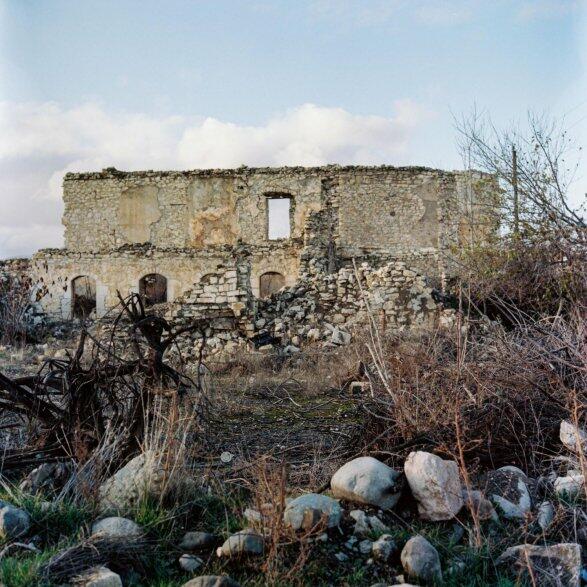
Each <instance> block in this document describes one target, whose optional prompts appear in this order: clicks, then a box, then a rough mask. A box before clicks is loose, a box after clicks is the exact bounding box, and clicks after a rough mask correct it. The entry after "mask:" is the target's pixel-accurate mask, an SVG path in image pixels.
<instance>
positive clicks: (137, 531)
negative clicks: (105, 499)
mask: <svg viewBox="0 0 587 587" xmlns="http://www.w3.org/2000/svg"><path fill="white" fill-rule="evenodd" d="M142 535H143V529H142V528H141V527H140V526H139V525H138V524H137V523H135V522H133V521H132V520H129V519H128V518H119V517H116V516H112V517H109V518H104V519H102V520H98V521H97V522H94V523H93V524H92V536H102V537H105V538H127V539H131V540H134V539H137V538H140V537H141V536H142Z"/></svg>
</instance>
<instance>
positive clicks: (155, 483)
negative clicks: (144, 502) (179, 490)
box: [99, 451, 164, 513]
mask: <svg viewBox="0 0 587 587" xmlns="http://www.w3.org/2000/svg"><path fill="white" fill-rule="evenodd" d="M163 479H164V474H163V470H162V468H161V466H160V463H159V461H158V459H157V457H156V455H155V454H154V453H153V452H152V451H148V452H145V453H143V454H140V455H139V456H137V457H135V458H134V459H132V460H131V461H129V462H128V463H127V464H126V465H125V466H124V467H122V468H121V469H120V470H119V471H117V472H116V473H115V474H114V475H113V476H112V477H110V478H109V479H107V480H106V481H105V482H104V483H103V484H102V485H101V487H100V490H99V498H100V503H99V506H100V510H101V511H102V512H103V513H115V512H121V511H125V510H128V509H130V508H132V506H133V505H135V504H137V503H138V502H139V501H140V500H141V499H142V498H144V497H146V496H152V497H159V496H160V495H161V493H162V491H163Z"/></svg>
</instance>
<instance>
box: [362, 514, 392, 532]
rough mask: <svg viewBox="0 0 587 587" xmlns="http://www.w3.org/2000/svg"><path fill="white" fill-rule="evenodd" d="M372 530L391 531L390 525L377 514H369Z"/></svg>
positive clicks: (368, 519)
mask: <svg viewBox="0 0 587 587" xmlns="http://www.w3.org/2000/svg"><path fill="white" fill-rule="evenodd" d="M367 521H368V522H369V526H371V530H372V531H373V532H377V533H385V532H389V526H387V525H385V524H384V523H383V522H382V521H381V520H380V519H379V518H378V517H377V516H369V517H368V518H367Z"/></svg>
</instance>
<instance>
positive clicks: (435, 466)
mask: <svg viewBox="0 0 587 587" xmlns="http://www.w3.org/2000/svg"><path fill="white" fill-rule="evenodd" d="M404 471H405V473H406V478H407V480H408V484H409V485H410V489H411V490H412V494H413V495H414V497H415V498H416V501H417V502H418V512H419V514H420V517H422V518H423V519H424V520H432V521H439V520H450V519H451V518H454V517H455V516H456V514H458V513H459V511H460V509H461V508H462V507H463V496H462V489H461V480H460V477H459V467H458V465H457V463H456V462H455V461H445V460H443V459H441V458H440V457H438V456H436V455H433V454H431V453H428V452H423V451H417V452H412V453H410V454H409V455H408V458H407V459H406V462H405V463H404Z"/></svg>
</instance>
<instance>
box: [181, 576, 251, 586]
mask: <svg viewBox="0 0 587 587" xmlns="http://www.w3.org/2000/svg"><path fill="white" fill-rule="evenodd" d="M182 587H240V584H239V583H237V582H236V581H234V580H233V579H231V578H230V577H226V576H223V577H221V576H219V575H202V576H201V577H194V578H193V579H191V580H190V581H188V582H187V583H184V584H183V585H182Z"/></svg>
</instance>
